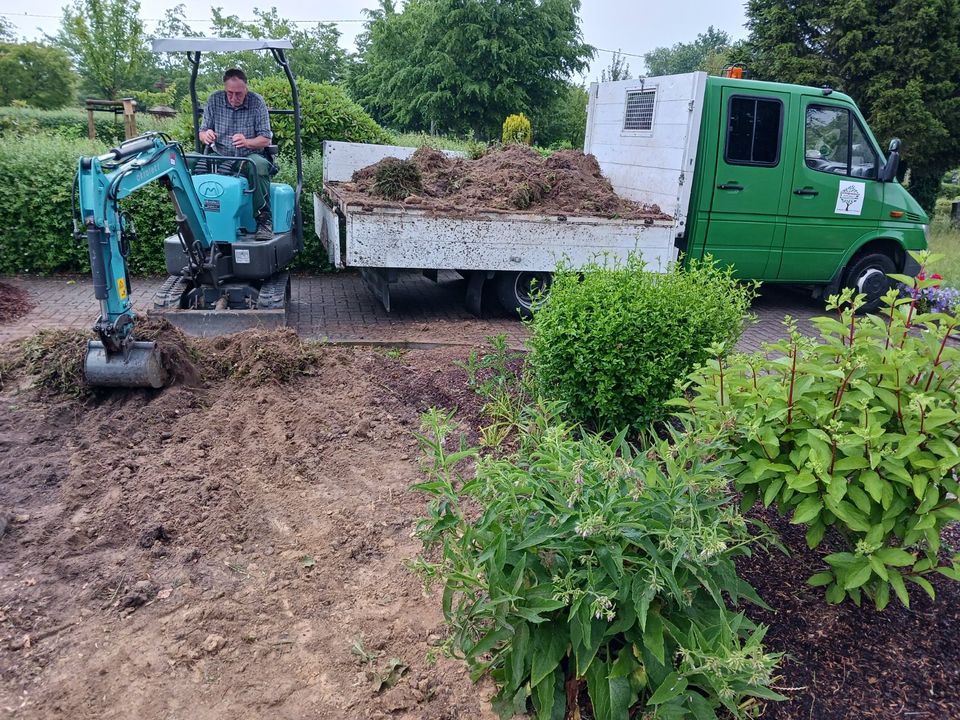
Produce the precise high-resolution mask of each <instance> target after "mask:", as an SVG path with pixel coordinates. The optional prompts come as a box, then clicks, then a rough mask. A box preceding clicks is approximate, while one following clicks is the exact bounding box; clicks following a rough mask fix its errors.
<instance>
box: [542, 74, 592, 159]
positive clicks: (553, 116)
mask: <svg viewBox="0 0 960 720" xmlns="http://www.w3.org/2000/svg"><path fill="white" fill-rule="evenodd" d="M588 100H589V97H588V95H587V90H586V88H584V87H583V85H576V84H574V83H567V87H566V90H564V92H562V93H560V95H559V96H558V97H557V99H556V100H555V101H554V102H552V103H551V104H550V105H548V106H547V107H544V108H540V109H539V110H538V111H536V112H535V114H534V115H533V116H532V117H531V118H530V122H531V124H532V125H533V141H534V142H535V143H536V144H537V145H543V146H545V147H549V146H554V147H565V146H570V147H572V148H582V147H583V136H584V135H585V134H586V131H587V101H588Z"/></svg>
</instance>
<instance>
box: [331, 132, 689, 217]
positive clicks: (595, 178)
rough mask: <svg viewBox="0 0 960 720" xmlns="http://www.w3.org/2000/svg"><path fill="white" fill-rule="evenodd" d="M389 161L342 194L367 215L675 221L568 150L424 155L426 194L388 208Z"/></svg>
mask: <svg viewBox="0 0 960 720" xmlns="http://www.w3.org/2000/svg"><path fill="white" fill-rule="evenodd" d="M386 162H396V159H395V158H386V159H384V160H381V161H380V162H378V163H376V164H374V165H370V166H369V167H366V168H362V169H360V170H358V171H357V172H355V173H354V174H353V179H352V182H349V183H343V184H340V185H337V186H336V188H337V194H338V195H340V197H341V198H342V199H344V200H347V201H348V202H349V203H350V204H357V205H363V206H365V207H416V208H422V209H424V210H428V211H433V212H437V213H442V214H444V215H463V216H469V215H471V214H476V213H481V212H510V213H517V212H527V213H536V214H539V215H564V216H590V217H603V218H621V219H625V220H670V219H671V218H670V216H669V215H667V214H665V213H664V212H662V211H661V209H660V208H659V207H658V206H656V205H643V204H641V203H636V202H631V201H630V200H625V199H623V198H621V197H619V196H618V195H617V194H616V193H615V192H614V190H613V187H612V186H611V185H610V182H609V181H608V180H607V179H606V178H605V177H603V174H602V173H601V172H600V166H599V165H598V164H597V159H596V158H595V157H594V156H593V155H584V154H583V153H582V152H580V151H579V150H560V151H559V152H556V153H554V154H552V155H550V156H549V157H543V156H541V155H540V154H539V153H538V152H536V151H535V150H533V149H531V148H529V147H527V146H526V145H507V146H506V147H504V148H502V149H498V150H491V151H490V152H488V153H487V154H485V155H484V156H483V157H481V158H479V159H477V160H465V159H462V158H451V157H448V156H447V155H444V154H443V153H442V152H439V151H438V150H434V149H432V148H428V147H421V148H419V149H418V150H417V151H416V152H415V153H414V154H413V157H412V162H413V163H414V164H415V165H416V166H417V168H418V169H419V170H420V173H421V175H422V178H423V192H422V193H421V194H418V195H411V196H409V197H407V198H406V199H405V200H404V201H402V202H393V201H390V200H386V199H385V198H383V197H380V196H378V195H377V194H376V192H375V189H374V184H375V178H376V174H377V169H378V168H379V167H380V166H381V165H382V164H384V163H386Z"/></svg>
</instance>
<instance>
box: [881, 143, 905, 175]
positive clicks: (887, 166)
mask: <svg viewBox="0 0 960 720" xmlns="http://www.w3.org/2000/svg"><path fill="white" fill-rule="evenodd" d="M899 169H900V138H894V139H893V140H891V141H890V152H889V155H887V162H886V163H884V166H883V167H882V168H880V182H893V181H894V180H895V179H896V177H897V170H899Z"/></svg>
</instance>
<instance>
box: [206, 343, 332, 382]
mask: <svg viewBox="0 0 960 720" xmlns="http://www.w3.org/2000/svg"><path fill="white" fill-rule="evenodd" d="M196 344H197V348H198V351H200V352H203V353H204V356H205V363H206V364H207V365H208V367H211V368H214V369H215V370H216V371H217V372H218V373H219V375H220V376H221V377H229V378H231V379H232V380H233V381H234V382H236V383H238V384H240V385H243V386H245V387H258V386H260V385H264V384H267V383H271V382H287V381H289V380H291V379H292V378H294V377H296V376H298V375H309V374H312V372H313V371H312V368H313V366H314V365H315V364H316V363H317V362H318V360H319V354H318V352H317V349H316V343H305V342H303V341H302V340H301V339H300V336H299V335H297V333H296V331H295V330H293V329H292V328H282V329H280V330H272V331H262V330H246V331H244V332H241V333H237V334H236V335H227V336H224V337H219V338H213V339H210V340H205V341H197V342H196Z"/></svg>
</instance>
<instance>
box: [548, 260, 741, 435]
mask: <svg viewBox="0 0 960 720" xmlns="http://www.w3.org/2000/svg"><path fill="white" fill-rule="evenodd" d="M753 295H754V286H753V285H741V284H739V283H738V282H737V281H736V280H734V279H733V277H732V275H731V271H730V270H720V269H718V268H717V267H716V266H715V265H714V264H713V262H712V260H708V261H706V262H691V263H690V265H689V267H681V266H677V265H675V266H672V267H671V268H669V269H668V270H667V271H666V272H665V273H660V274H658V273H652V272H647V271H646V270H645V268H644V264H643V261H642V260H641V259H640V258H639V257H637V256H633V255H631V256H630V257H629V258H628V259H627V261H626V263H625V264H622V265H607V264H604V265H600V264H598V263H595V262H594V263H590V264H588V265H587V266H585V267H583V268H580V269H574V268H571V267H569V266H565V267H561V268H560V269H559V270H558V272H557V273H556V274H555V275H554V279H553V285H552V287H551V289H550V297H549V300H548V301H547V302H546V303H545V304H544V305H543V307H542V308H541V309H539V310H538V311H537V312H535V313H534V317H533V321H532V336H531V338H530V346H531V348H532V353H531V356H530V363H531V366H532V368H533V371H534V375H535V378H536V380H537V383H538V385H539V388H540V392H542V393H543V394H544V395H546V396H547V397H551V398H554V399H557V400H561V401H563V402H564V403H566V404H567V407H568V410H569V412H570V414H571V415H572V417H574V418H575V419H577V420H580V421H583V422H585V423H587V424H588V425H590V426H592V427H596V428H602V429H619V428H623V427H628V426H629V427H633V428H635V429H643V428H645V427H646V426H647V424H648V423H649V422H650V421H652V420H656V419H658V418H661V417H662V416H663V414H664V412H665V411H664V409H663V402H665V401H666V400H667V399H668V398H670V397H672V393H673V386H674V382H675V381H676V380H678V379H680V378H682V377H683V376H684V375H686V373H687V372H689V370H690V369H691V368H692V367H693V365H694V363H697V362H701V361H703V360H705V359H706V357H707V348H708V347H709V346H710V344H711V343H714V342H718V341H726V342H733V341H735V340H736V339H737V338H738V337H739V336H740V333H741V331H742V325H743V321H744V315H745V314H746V312H747V310H748V309H749V307H750V301H751V299H752V298H753Z"/></svg>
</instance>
